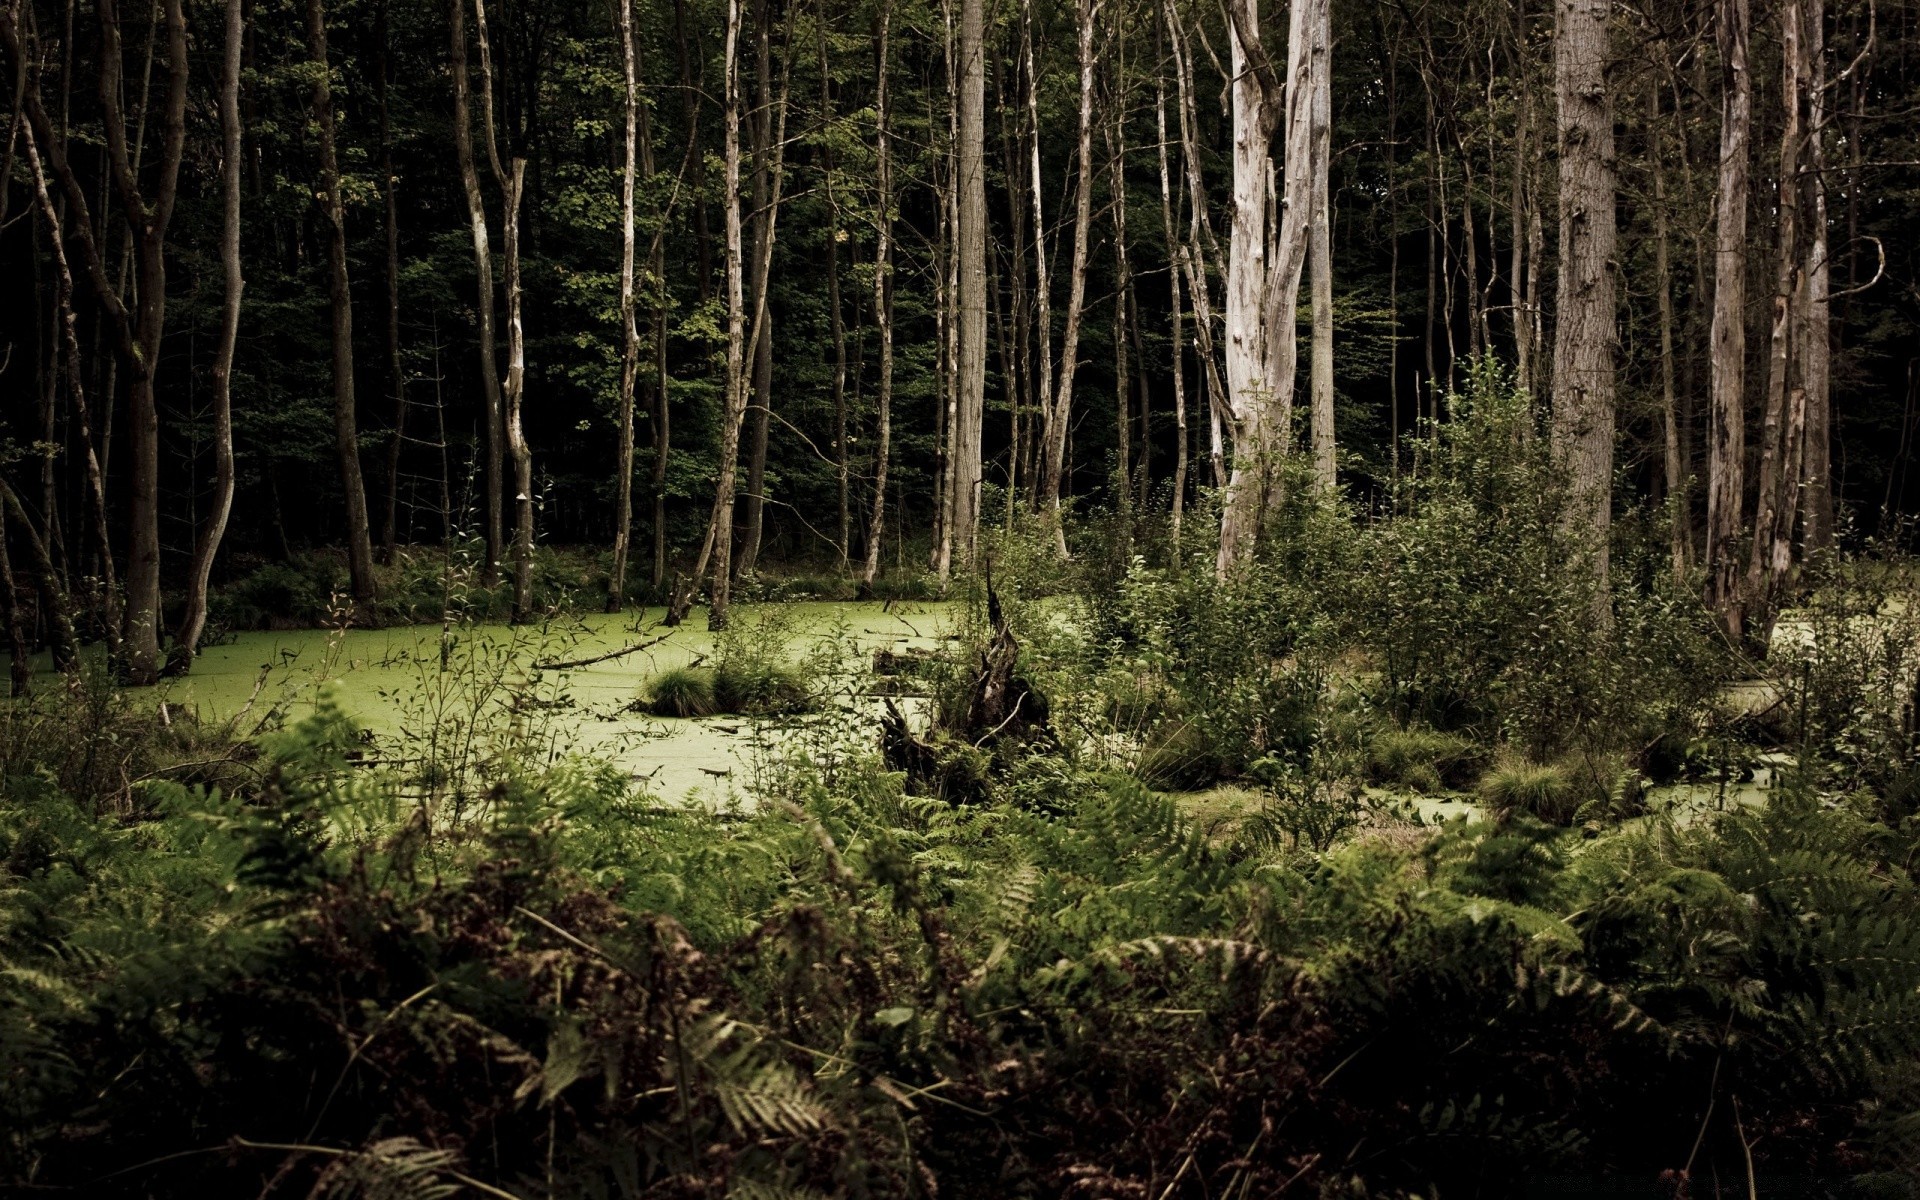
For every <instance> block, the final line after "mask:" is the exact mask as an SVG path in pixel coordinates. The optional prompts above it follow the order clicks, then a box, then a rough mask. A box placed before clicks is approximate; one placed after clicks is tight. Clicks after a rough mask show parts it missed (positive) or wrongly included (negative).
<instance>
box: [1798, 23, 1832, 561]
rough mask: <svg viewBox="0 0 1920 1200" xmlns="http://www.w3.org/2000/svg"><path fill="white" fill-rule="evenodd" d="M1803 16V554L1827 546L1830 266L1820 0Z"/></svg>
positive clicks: (1829, 532) (1829, 534)
mask: <svg viewBox="0 0 1920 1200" xmlns="http://www.w3.org/2000/svg"><path fill="white" fill-rule="evenodd" d="M1802 6H1803V8H1804V11H1805V14H1806V22H1805V28H1806V33H1805V59H1806V64H1807V76H1806V97H1807V98H1806V108H1807V116H1806V121H1807V151H1806V152H1807V166H1806V170H1805V171H1803V172H1801V183H1802V188H1803V190H1804V192H1805V196H1806V198H1805V201H1804V203H1805V205H1806V217H1807V236H1806V253H1805V255H1804V258H1805V264H1806V265H1805V266H1804V267H1803V268H1802V271H1803V273H1804V275H1805V277H1806V285H1805V286H1806V312H1805V314H1804V320H1803V323H1802V327H1801V328H1802V338H1801V345H1800V379H1801V384H1802V386H1803V387H1804V388H1805V389H1806V394H1807V399H1806V409H1807V433H1806V464H1805V468H1804V471H1803V474H1802V478H1803V483H1802V494H1801V504H1800V511H1801V520H1802V523H1803V533H1804V537H1805V540H1806V549H1807V550H1808V551H1809V552H1818V551H1822V550H1826V549H1828V548H1829V547H1830V546H1832V544H1833V434H1832V421H1833V418H1832V345H1833V342H1832V338H1833V331H1832V302H1831V300H1830V299H1829V295H1830V292H1831V284H1830V282H1829V281H1830V280H1831V278H1832V271H1831V268H1830V265H1829V255H1828V250H1827V174H1826V167H1827V150H1826V123H1827V67H1826V4H1825V0H1802Z"/></svg>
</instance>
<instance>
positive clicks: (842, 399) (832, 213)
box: [820, 22, 859, 574]
mask: <svg viewBox="0 0 1920 1200" xmlns="http://www.w3.org/2000/svg"><path fill="white" fill-rule="evenodd" d="M820 113H821V121H822V122H823V123H824V124H827V125H829V126H831V125H832V123H833V82H832V76H831V74H830V73H829V67H828V60H827V28H826V24H825V22H822V23H821V26H820ZM820 168H821V176H822V180H823V184H824V190H825V191H826V197H827V213H828V227H827V325H828V329H829V330H830V331H831V333H832V336H833V483H834V500H835V502H836V503H835V515H836V516H837V517H838V518H839V525H838V530H839V537H838V540H837V542H836V545H835V547H834V548H835V550H836V551H837V552H838V553H839V556H840V562H839V569H840V571H841V573H842V574H844V573H845V572H846V570H847V564H848V559H849V557H850V555H851V554H852V536H853V513H852V510H851V509H850V508H849V506H848V490H849V483H850V479H849V474H848V470H847V322H846V314H845V312H844V311H843V309H842V300H841V296H840V238H841V235H842V231H841V228H840V202H839V198H838V196H837V195H836V194H835V192H834V161H833V148H832V147H831V146H830V145H829V146H827V147H825V148H824V149H823V150H822V151H821V164H820ZM858 265H859V258H858V254H857V253H856V255H855V268H856V269H858ZM855 335H856V336H858V330H857V329H856V331H855Z"/></svg>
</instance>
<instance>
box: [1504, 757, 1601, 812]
mask: <svg viewBox="0 0 1920 1200" xmlns="http://www.w3.org/2000/svg"><path fill="white" fill-rule="evenodd" d="M1480 799H1481V802H1482V803H1484V804H1485V805H1486V806H1487V809H1488V811H1489V812H1492V813H1493V814H1495V815H1496V816H1500V817H1511V816H1512V815H1514V814H1515V813H1525V814H1526V815H1528V816H1530V817H1536V818H1538V819H1539V820H1542V821H1545V822H1547V823H1548V824H1550V825H1567V824H1570V823H1572V821H1573V818H1574V814H1575V812H1576V811H1577V810H1578V808H1579V806H1580V793H1579V789H1578V788H1577V787H1575V785H1574V780H1573V778H1572V776H1571V775H1570V774H1569V773H1568V772H1567V770H1566V769H1565V768H1564V767H1560V766H1557V765H1542V764H1540V763H1534V762H1528V761H1526V760H1525V759H1519V758H1509V759H1505V760H1503V761H1501V762H1498V763H1495V764H1494V766H1493V769H1492V770H1490V771H1488V772H1487V773H1486V775H1484V776H1483V777H1482V778H1481V780H1480Z"/></svg>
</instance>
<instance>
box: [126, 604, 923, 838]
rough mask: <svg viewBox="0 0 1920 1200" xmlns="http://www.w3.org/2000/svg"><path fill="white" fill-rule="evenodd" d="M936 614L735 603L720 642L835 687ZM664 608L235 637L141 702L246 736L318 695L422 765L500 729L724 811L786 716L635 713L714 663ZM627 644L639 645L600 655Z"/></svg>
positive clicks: (711, 641)
mask: <svg viewBox="0 0 1920 1200" xmlns="http://www.w3.org/2000/svg"><path fill="white" fill-rule="evenodd" d="M951 608H952V604H951V602H931V603H929V602H921V603H894V604H890V605H888V604H882V603H881V602H878V601H874V602H801V603H793V604H782V605H767V606H762V607H758V608H750V607H742V608H736V610H735V617H736V631H737V632H736V635H735V636H745V637H755V636H759V637H761V638H763V639H764V638H767V637H779V638H781V639H783V640H784V642H785V651H784V654H783V657H784V660H785V662H786V663H787V664H788V665H790V666H791V667H793V668H795V669H796V670H798V671H800V672H802V673H803V675H804V677H805V681H806V682H807V683H808V684H809V685H810V686H813V687H822V686H828V685H831V684H832V683H834V682H836V681H844V682H845V683H846V684H847V685H848V687H849V688H851V687H852V686H853V685H854V684H855V683H856V682H857V673H858V670H859V668H861V667H862V666H863V665H864V664H865V663H866V662H867V661H869V660H870V658H871V656H872V654H873V652H874V651H875V650H878V649H882V648H886V649H891V650H894V651H896V652H898V651H904V650H915V649H921V650H924V649H929V648H931V647H933V646H935V645H937V644H939V643H940V642H941V641H942V640H944V639H945V637H946V635H947V626H948V620H949V612H950V610H951ZM664 613H665V610H664V609H658V608H652V609H646V610H643V611H642V610H636V611H631V612H627V613H618V614H588V615H573V616H568V617H565V618H556V619H555V620H553V621H551V622H548V623H546V624H543V625H527V626H517V627H516V626H509V625H452V626H447V627H444V628H443V627H442V626H439V625H414V626H399V627H392V628H384V629H347V630H324V629H323V630H302V631H291V632H260V633H241V634H237V635H235V636H234V637H233V638H231V639H230V640H228V641H226V642H224V643H222V644H220V645H215V646H209V647H207V648H206V649H205V650H204V651H203V652H202V654H201V655H200V657H199V658H198V659H197V660H196V661H195V663H194V666H193V670H192V673H191V674H189V675H187V676H184V677H181V678H177V679H173V680H169V681H167V682H166V683H164V684H163V685H162V686H161V687H159V688H158V689H156V690H155V692H154V693H153V701H154V702H155V703H164V704H165V705H167V706H168V710H169V711H183V712H185V713H189V714H192V715H193V716H194V717H195V718H197V719H198V720H200V721H202V722H226V721H235V722H236V724H237V725H238V726H239V727H240V728H241V730H242V731H245V730H247V729H250V728H252V726H253V725H254V724H255V723H256V722H258V721H260V720H263V719H265V718H267V717H268V716H269V714H270V713H272V712H273V711H275V709H276V708H279V709H282V710H284V711H286V712H287V713H288V714H290V715H298V714H299V713H301V712H303V711H305V710H307V709H309V708H311V706H312V705H313V704H314V703H315V701H316V700H317V699H318V698H319V697H320V696H321V695H322V694H323V693H324V694H328V695H331V696H332V697H333V699H334V702H335V703H336V704H337V705H338V706H339V707H340V708H341V710H342V711H344V712H345V713H346V714H347V715H348V716H350V717H351V718H353V719H354V721H355V722H356V723H358V724H359V725H360V726H361V727H362V728H363V729H365V730H366V731H367V733H368V736H369V738H370V739H371V741H372V745H373V747H374V748H375V750H376V751H377V752H379V753H381V754H384V755H390V756H397V755H402V754H421V755H425V754H428V753H429V751H428V750H426V749H425V748H423V746H424V744H425V743H428V742H430V741H431V740H432V739H434V738H435V737H438V738H440V739H445V738H448V737H458V738H467V739H469V740H472V739H475V738H478V737H482V736H484V733H483V732H476V731H485V730H487V729H490V728H491V729H501V728H505V727H507V726H509V725H514V726H515V730H514V732H515V734H516V736H518V737H519V738H520V739H521V741H522V744H523V745H532V746H534V747H536V748H537V749H538V750H540V751H542V752H543V753H544V754H545V756H546V757H547V758H549V759H550V760H551V759H558V758H560V757H563V756H565V755H567V754H580V755H585V756H587V757H590V758H595V759H599V760H601V761H605V762H611V763H614V764H616V765H617V766H619V767H622V768H624V769H625V770H626V771H627V772H628V773H629V774H631V775H632V776H633V777H634V778H636V779H638V780H642V781H644V782H645V783H646V784H647V786H648V787H649V788H650V789H651V790H652V791H653V792H654V793H655V794H657V795H659V796H661V797H662V798H667V799H676V800H678V799H690V800H693V801H696V802H706V803H712V804H719V803H725V802H727V801H728V800H729V798H730V797H732V796H733V795H734V794H735V793H736V792H737V791H744V790H745V787H744V785H745V782H746V777H747V773H748V772H750V771H751V770H752V769H754V766H755V764H756V762H757V761H758V760H759V758H760V757H761V756H760V755H759V754H758V753H757V752H758V751H759V750H761V749H764V748H767V747H770V746H772V745H773V744H775V743H776V742H777V741H778V740H779V739H780V738H781V737H782V736H783V735H784V733H785V732H786V731H787V730H788V729H790V728H791V727H792V725H793V723H794V722H793V721H792V720H789V719H781V718H752V717H741V716H736V715H716V716H712V717H703V718H693V719H685V720H681V719H674V718H664V717H659V716H655V715H654V714H652V713H651V712H649V711H646V709H645V707H644V705H643V704H639V703H636V701H644V700H645V698H646V696H647V686H648V683H649V681H650V680H652V679H653V678H655V677H656V676H658V675H659V674H660V673H662V672H665V671H668V670H670V669H673V668H677V667H686V666H689V665H694V664H708V665H710V664H711V662H712V660H713V659H714V657H715V656H716V652H717V649H718V647H717V645H716V639H715V635H713V634H711V633H709V632H708V631H707V627H706V614H705V613H704V611H702V610H698V609H696V610H695V611H694V612H693V613H692V614H691V615H690V616H689V617H688V619H687V620H686V622H685V623H684V624H682V625H680V626H678V627H676V628H672V629H669V628H666V627H664V626H663V625H661V623H660V622H661V618H662V616H663V615H664ZM635 645H640V646H641V648H640V649H637V650H634V651H633V652H632V653H628V654H615V652H617V651H620V650H622V649H624V648H626V647H630V646H635ZM603 655H615V656H613V657H606V658H602V657H601V656H603ZM596 659H598V660H599V661H593V660H596ZM540 664H546V666H545V669H541V666H540ZM554 664H561V665H554ZM575 664H577V665H575Z"/></svg>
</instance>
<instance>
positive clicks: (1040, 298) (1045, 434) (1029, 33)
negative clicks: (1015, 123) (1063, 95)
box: [1020, 0, 1053, 512]
mask: <svg viewBox="0 0 1920 1200" xmlns="http://www.w3.org/2000/svg"><path fill="white" fill-rule="evenodd" d="M1020 19H1021V33H1020V42H1021V47H1020V48H1021V55H1022V57H1023V58H1024V59H1025V60H1026V68H1027V150H1028V161H1027V188H1028V192H1029V193H1030V194H1031V196H1032V197H1033V296H1034V305H1035V317H1034V324H1035V325H1036V326H1037V327H1038V329H1039V333H1040V346H1039V355H1038V358H1039V361H1038V362H1037V363H1036V364H1035V365H1036V368H1037V369H1036V370H1035V371H1034V384H1035V386H1036V389H1037V396H1036V403H1035V407H1036V410H1037V411H1036V415H1037V416H1038V418H1039V423H1040V435H1039V437H1037V438H1031V439H1029V442H1030V444H1034V443H1041V444H1036V445H1033V452H1034V456H1035V458H1036V459H1037V460H1038V463H1037V464H1036V468H1035V469H1033V470H1029V471H1028V472H1027V477H1028V478H1029V479H1030V480H1032V481H1033V507H1034V511H1036V512H1038V511H1040V510H1042V509H1043V508H1044V507H1045V506H1046V503H1047V501H1046V499H1045V497H1046V494H1047V493H1046V485H1045V481H1044V480H1043V478H1042V476H1043V475H1044V474H1045V467H1044V465H1040V464H1044V463H1045V461H1046V458H1047V454H1048V449H1047V447H1048V446H1049V445H1051V438H1050V430H1051V429H1052V424H1053V279H1052V273H1051V271H1050V269H1049V267H1048V265H1047V211H1046V202H1045V198H1044V197H1043V195H1042V194H1041V176H1040V75H1039V72H1038V71H1037V70H1036V69H1035V67H1034V53H1033V41H1034V30H1033V0H1021V4H1020Z"/></svg>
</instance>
